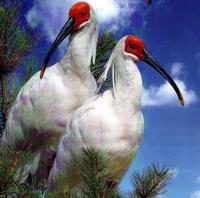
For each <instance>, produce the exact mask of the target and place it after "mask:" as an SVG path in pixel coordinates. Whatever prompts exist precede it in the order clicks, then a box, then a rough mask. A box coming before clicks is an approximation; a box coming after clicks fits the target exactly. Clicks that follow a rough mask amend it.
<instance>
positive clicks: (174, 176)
mask: <svg viewBox="0 0 200 198" xmlns="http://www.w3.org/2000/svg"><path fill="white" fill-rule="evenodd" d="M172 173H173V178H174V179H175V178H177V177H178V175H179V169H178V168H175V169H173V170H172Z"/></svg>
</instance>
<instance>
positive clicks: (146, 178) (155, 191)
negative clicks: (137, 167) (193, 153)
mask: <svg viewBox="0 0 200 198" xmlns="http://www.w3.org/2000/svg"><path fill="white" fill-rule="evenodd" d="M172 177H173V171H171V169H170V168H168V167H163V168H159V167H158V166H156V165H152V166H151V167H148V168H147V170H146V171H143V173H142V174H140V173H139V172H134V174H133V179H132V181H133V185H134V187H135V189H134V190H133V192H132V196H131V197H132V198H147V197H149V198H154V197H156V196H158V195H160V194H163V193H164V192H165V190H164V189H165V187H166V186H167V184H168V182H169V180H170V179H172Z"/></svg>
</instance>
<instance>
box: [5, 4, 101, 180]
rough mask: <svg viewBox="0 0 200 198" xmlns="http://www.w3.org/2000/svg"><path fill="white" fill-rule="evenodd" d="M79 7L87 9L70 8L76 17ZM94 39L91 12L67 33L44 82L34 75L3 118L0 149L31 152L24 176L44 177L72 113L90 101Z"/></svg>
mask: <svg viewBox="0 0 200 198" xmlns="http://www.w3.org/2000/svg"><path fill="white" fill-rule="evenodd" d="M81 6H82V7H84V6H85V7H87V6H89V5H88V4H87V3H77V4H75V5H74V6H73V9H75V12H76V14H77V15H78V14H79V13H81V12H82V7H81ZM86 11H87V10H86ZM73 12H74V11H73ZM78 16H79V15H78ZM80 17H81V16H80ZM76 20H77V19H76V18H75V23H74V24H75V25H77V23H76ZM97 38H98V24H97V21H96V17H95V13H94V10H93V8H92V7H90V19H89V20H88V21H84V23H82V24H80V27H79V29H78V30H76V31H72V34H71V36H70V39H69V45H68V51H67V53H66V55H65V56H64V57H63V58H62V59H61V60H60V61H59V62H58V63H56V64H55V65H53V66H51V67H50V68H48V69H47V70H46V72H45V75H44V77H43V79H41V80H40V78H39V72H38V73H36V74H35V75H34V76H33V77H32V78H31V79H30V80H29V81H28V82H27V83H26V84H25V85H24V87H23V88H22V89H21V91H20V92H19V94H18V96H17V99H16V101H15V103H14V105H13V106H12V108H11V111H10V114H9V116H8V120H7V124H6V129H5V132H4V134H3V145H4V146H5V147H11V148H14V149H15V150H23V149H27V148H29V149H31V151H32V154H33V156H32V161H30V163H29V164H27V165H26V166H25V172H24V174H25V176H27V174H28V173H29V171H30V172H31V173H32V174H35V173H36V171H38V174H40V175H43V176H45V177H47V176H48V175H47V174H48V170H47V166H49V163H51V162H50V161H51V158H52V154H53V153H55V150H56V146H57V142H58V140H59V137H60V135H61V134H62V133H63V132H64V129H65V126H66V124H67V123H68V119H69V117H70V115H71V113H72V112H73V111H74V110H75V109H76V108H77V107H79V106H80V105H81V104H82V103H83V102H84V101H85V100H86V99H87V98H89V97H91V96H93V95H94V93H95V91H96V82H95V80H94V78H93V76H92V74H91V72H90V64H91V59H92V60H93V63H94V62H95V57H96V44H97ZM38 165H39V168H38Z"/></svg>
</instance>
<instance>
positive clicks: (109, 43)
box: [90, 30, 117, 90]
mask: <svg viewBox="0 0 200 198" xmlns="http://www.w3.org/2000/svg"><path fill="white" fill-rule="evenodd" d="M116 43H117V42H116V40H115V38H114V36H113V35H112V34H111V33H110V32H109V31H107V30H104V32H103V33H102V35H100V37H99V39H98V44H97V55H96V64H95V65H91V67H90V68H91V72H92V74H93V76H94V78H95V80H98V79H99V77H100V76H101V74H102V73H103V70H104V65H105V64H106V62H107V61H108V60H109V57H110V54H111V52H112V50H113V49H114V47H115V45H116ZM111 80H112V79H111V75H109V78H108V80H107V81H106V82H105V83H104V85H103V87H102V90H105V89H107V88H110V87H111V86H112V83H111Z"/></svg>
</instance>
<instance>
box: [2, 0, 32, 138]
mask: <svg viewBox="0 0 200 198" xmlns="http://www.w3.org/2000/svg"><path fill="white" fill-rule="evenodd" d="M32 45H33V39H32V37H30V36H29V34H28V33H27V32H26V30H25V29H24V28H23V27H22V26H21V23H20V4H19V3H17V1H11V0H0V136H1V135H2V132H3V130H4V127H5V122H6V117H7V114H8V112H9V109H10V106H11V104H12V102H13V101H14V99H15V97H16V94H17V90H19V89H18V87H17V83H16V79H15V77H14V72H15V70H16V68H17V67H18V66H19V65H23V62H24V60H25V59H24V58H25V57H26V55H27V54H28V53H29V52H30V50H31V47H32ZM12 79H14V80H15V82H14V83H13V80H12ZM13 84H14V85H15V86H14V88H13V89H12V86H11V85H13Z"/></svg>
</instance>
